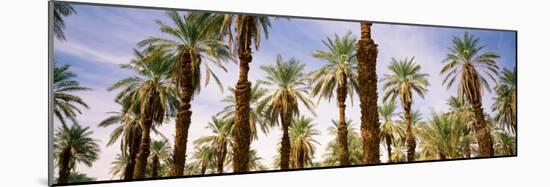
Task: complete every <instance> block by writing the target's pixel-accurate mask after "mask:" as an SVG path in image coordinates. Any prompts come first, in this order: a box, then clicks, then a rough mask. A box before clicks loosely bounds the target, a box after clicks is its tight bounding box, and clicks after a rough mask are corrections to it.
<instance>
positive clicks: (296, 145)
mask: <svg viewBox="0 0 550 187" xmlns="http://www.w3.org/2000/svg"><path fill="white" fill-rule="evenodd" d="M314 126H315V124H314V123H313V119H312V118H306V117H304V116H301V117H300V118H297V119H294V120H293V121H292V125H291V126H290V129H289V131H290V132H289V134H290V144H291V146H290V147H291V148H292V151H291V157H292V159H291V160H294V164H293V165H294V166H293V168H298V169H301V168H304V167H305V166H306V165H311V164H312V159H313V156H314V154H315V144H319V142H317V141H316V140H315V139H314V136H318V135H320V134H321V132H319V131H318V130H317V129H314Z"/></svg>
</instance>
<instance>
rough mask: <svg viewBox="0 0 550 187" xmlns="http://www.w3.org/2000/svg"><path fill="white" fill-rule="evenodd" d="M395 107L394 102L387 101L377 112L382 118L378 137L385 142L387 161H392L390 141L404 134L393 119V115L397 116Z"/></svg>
mask: <svg viewBox="0 0 550 187" xmlns="http://www.w3.org/2000/svg"><path fill="white" fill-rule="evenodd" d="M396 108H397V107H396V106H395V103H394V102H389V103H386V104H384V105H382V106H380V107H378V112H379V114H380V117H381V120H382V121H381V125H380V139H382V140H383V141H384V142H385V143H386V150H387V154H388V163H390V162H392V160H391V159H392V150H391V149H392V145H393V144H392V141H394V140H395V139H401V137H402V136H403V134H404V132H403V128H402V127H401V126H400V125H399V124H398V123H397V122H396V121H395V120H394V117H395V116H397V114H396V113H395V109H396Z"/></svg>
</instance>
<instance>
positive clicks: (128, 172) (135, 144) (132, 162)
mask: <svg viewBox="0 0 550 187" xmlns="http://www.w3.org/2000/svg"><path fill="white" fill-rule="evenodd" d="M130 136H131V137H130V146H129V152H130V155H129V157H130V158H129V160H128V165H126V168H125V171H124V179H125V180H130V179H132V178H133V177H134V169H135V167H136V157H137V153H138V150H139V147H140V143H141V131H140V130H137V131H134V132H132V134H131V135H130Z"/></svg>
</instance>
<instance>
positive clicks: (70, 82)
mask: <svg viewBox="0 0 550 187" xmlns="http://www.w3.org/2000/svg"><path fill="white" fill-rule="evenodd" d="M70 67H71V66H70V65H63V66H58V65H57V63H54V70H53V114H54V116H55V117H56V118H57V119H58V120H59V122H61V124H62V125H67V122H66V119H69V120H71V121H72V122H73V123H76V115H77V114H81V113H82V111H81V110H80V108H79V107H78V106H80V107H84V108H89V107H88V104H86V103H85V102H84V101H83V100H82V98H80V97H79V96H77V95H74V92H81V91H88V90H91V89H90V88H86V87H83V86H80V83H79V82H78V81H76V80H74V79H75V78H76V74H75V73H73V72H71V71H70V70H69V68H70Z"/></svg>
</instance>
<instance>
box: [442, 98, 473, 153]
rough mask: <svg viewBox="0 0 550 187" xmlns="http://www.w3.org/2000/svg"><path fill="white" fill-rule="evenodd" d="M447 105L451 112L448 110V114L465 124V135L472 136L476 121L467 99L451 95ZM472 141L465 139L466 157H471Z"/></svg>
mask: <svg viewBox="0 0 550 187" xmlns="http://www.w3.org/2000/svg"><path fill="white" fill-rule="evenodd" d="M447 105H448V106H449V112H447V113H446V115H449V116H450V117H452V118H454V119H453V120H456V121H458V123H461V124H463V130H464V132H463V134H464V136H471V134H472V131H473V123H474V122H475V119H474V111H473V109H472V106H471V105H469V104H467V103H465V101H461V100H460V99H458V98H457V97H450V98H449V99H448V100H447ZM472 142H473V140H472ZM472 142H467V141H463V143H464V144H465V145H464V146H465V150H464V157H466V158H470V157H471V154H472V148H471V145H470V144H471V143H472Z"/></svg>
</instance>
